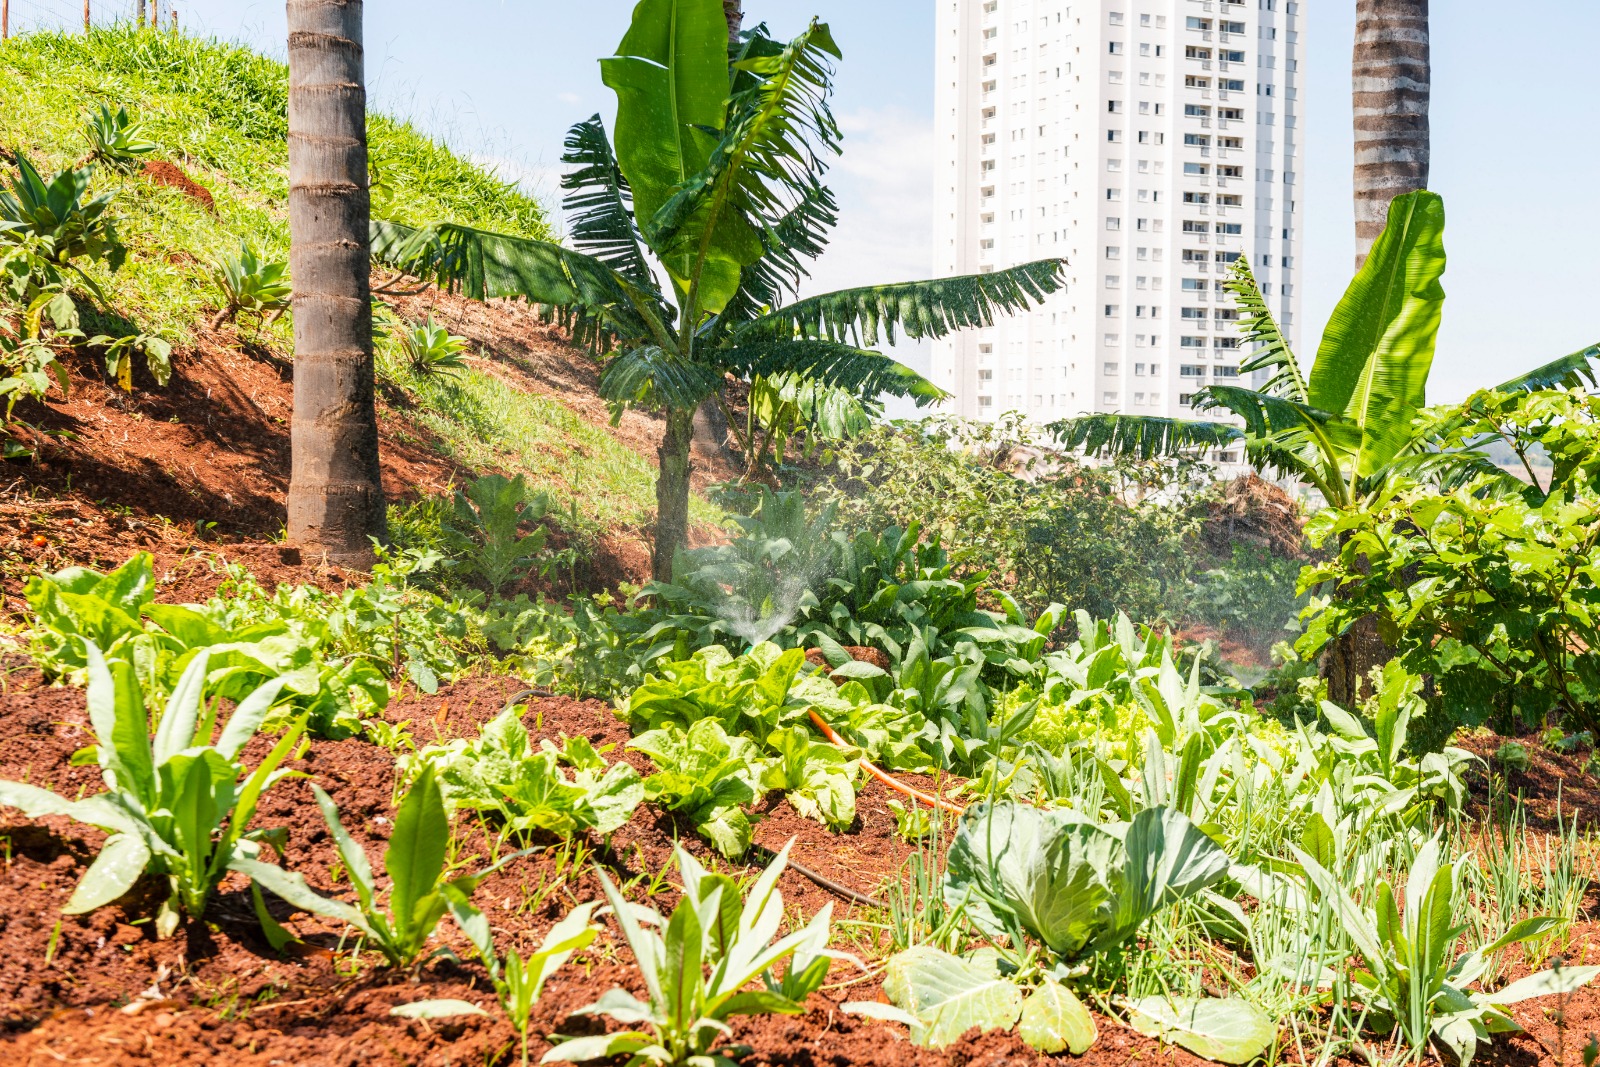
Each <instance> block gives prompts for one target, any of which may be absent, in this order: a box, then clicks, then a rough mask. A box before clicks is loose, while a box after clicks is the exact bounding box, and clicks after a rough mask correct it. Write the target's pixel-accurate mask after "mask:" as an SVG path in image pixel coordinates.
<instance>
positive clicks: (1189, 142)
mask: <svg viewBox="0 0 1600 1067" xmlns="http://www.w3.org/2000/svg"><path fill="white" fill-rule="evenodd" d="M1183 143H1184V145H1185V147H1188V148H1210V147H1211V137H1210V135H1209V134H1204V133H1186V134H1184V135H1183Z"/></svg>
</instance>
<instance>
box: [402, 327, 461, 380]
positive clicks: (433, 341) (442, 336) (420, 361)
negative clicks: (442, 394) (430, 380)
mask: <svg viewBox="0 0 1600 1067" xmlns="http://www.w3.org/2000/svg"><path fill="white" fill-rule="evenodd" d="M400 350H401V352H403V353H404V355H405V359H406V365H407V366H408V367H410V368H411V370H412V373H414V374H416V375H418V376H419V377H422V378H427V377H431V376H432V375H435V374H440V375H445V376H447V377H448V376H450V375H454V374H457V373H459V372H460V371H462V370H463V369H465V367H466V365H467V361H466V360H465V359H464V358H463V357H462V353H463V352H465V351H466V350H467V339H466V338H464V337H457V336H456V335H455V334H453V333H451V332H450V331H449V330H447V329H445V328H444V327H443V326H440V325H438V324H436V323H435V322H434V321H433V316H432V315H429V316H428V320H427V321H426V322H424V323H422V324H421V325H419V326H413V327H412V328H411V329H409V330H406V331H405V332H403V333H401V334H400Z"/></svg>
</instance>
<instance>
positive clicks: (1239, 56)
mask: <svg viewBox="0 0 1600 1067" xmlns="http://www.w3.org/2000/svg"><path fill="white" fill-rule="evenodd" d="M1217 58H1218V59H1220V60H1222V61H1223V62H1224V63H1243V62H1244V53H1243V52H1235V51H1232V50H1230V49H1227V48H1224V49H1223V50H1222V51H1220V52H1218V53H1217Z"/></svg>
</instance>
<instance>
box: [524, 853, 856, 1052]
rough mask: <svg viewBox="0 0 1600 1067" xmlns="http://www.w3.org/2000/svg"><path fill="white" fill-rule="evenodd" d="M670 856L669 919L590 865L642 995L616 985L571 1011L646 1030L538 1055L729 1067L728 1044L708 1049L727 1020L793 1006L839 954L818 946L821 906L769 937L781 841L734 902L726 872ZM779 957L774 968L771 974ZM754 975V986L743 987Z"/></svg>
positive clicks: (829, 912) (779, 897)
mask: <svg viewBox="0 0 1600 1067" xmlns="http://www.w3.org/2000/svg"><path fill="white" fill-rule="evenodd" d="M675 854H676V856H677V860H678V869H679V871H680V872H681V873H682V874H683V878H684V892H683V897H682V899H681V900H680V901H679V903H678V906H677V907H676V908H675V909H674V910H673V912H672V915H671V916H670V917H665V916H662V915H660V914H658V913H656V912H654V911H650V910H648V909H644V908H640V907H639V906H637V905H634V904H630V903H629V902H628V901H627V900H625V899H624V898H623V896H622V894H621V893H620V892H619V891H618V890H617V887H616V886H615V885H613V884H612V882H611V879H610V878H608V877H606V873H605V871H603V870H600V869H599V868H596V870H595V874H596V876H597V877H598V878H599V879H600V886H601V888H602V889H603V890H604V892H605V895H606V900H607V901H608V902H609V903H610V905H611V910H612V913H613V914H614V915H615V917H616V920H617V924H618V925H619V926H620V927H621V928H622V933H623V937H624V938H625V939H626V940H627V942H628V948H629V949H630V950H631V951H632V952H633V958H634V961H635V963H636V964H637V965H638V968H639V975H640V978H641V980H642V981H643V983H644V986H645V989H646V990H647V991H648V995H649V1000H648V1002H646V1001H641V1000H639V999H637V998H636V997H634V996H632V995H631V994H629V993H628V992H626V991H625V990H623V989H620V988H617V989H612V990H611V991H609V992H608V993H606V994H605V995H604V996H602V997H601V998H600V999H599V1000H597V1001H596V1002H595V1003H593V1004H591V1005H589V1006H588V1007H586V1008H583V1009H581V1013H582V1014H589V1015H607V1016H610V1017H611V1018H613V1019H616V1020H617V1021H618V1022H621V1023H623V1024H624V1025H632V1026H638V1025H639V1024H641V1023H642V1024H644V1025H645V1026H647V1027H648V1028H649V1030H648V1031H643V1030H626V1031H623V1032H621V1033H615V1034H600V1035H597V1036H594V1037H578V1038H571V1039H569V1040H567V1041H564V1042H562V1043H561V1044H559V1045H557V1046H556V1047H555V1048H553V1049H551V1050H550V1051H549V1052H548V1053H546V1054H545V1057H544V1062H546V1063H552V1062H566V1063H571V1062H578V1061H581V1060H590V1059H602V1058H606V1057H611V1056H623V1055H625V1056H628V1057H629V1061H628V1062H629V1063H630V1064H634V1065H636V1067H637V1065H640V1064H659V1065H661V1067H701V1065H705V1067H733V1064H734V1062H735V1061H734V1060H733V1059H731V1058H730V1056H729V1053H730V1052H731V1051H732V1050H731V1049H730V1050H725V1051H719V1050H717V1049H716V1045H717V1042H718V1040H719V1039H721V1038H723V1037H724V1036H725V1035H726V1033H727V1031H728V1027H727V1020H728V1019H730V1018H732V1017H733V1016H735V1015H759V1014H770V1013H778V1014H784V1015H800V1014H803V1013H804V1011H805V1000H806V998H807V997H809V996H810V995H811V994H812V993H814V992H816V991H817V990H818V989H820V988H821V987H822V984H823V982H824V981H826V980H827V975H828V968H829V965H830V964H831V962H832V961H833V960H835V959H848V958H849V957H845V956H842V955H841V954H840V953H837V952H835V951H833V950H832V949H829V948H828V939H829V931H830V925H831V922H832V917H833V906H832V905H831V904H826V905H824V906H823V908H822V910H821V911H819V912H818V913H817V914H816V916H815V917H814V918H813V919H812V920H811V921H810V922H809V923H808V924H806V926H805V927H803V928H802V929H800V930H796V931H793V932H792V933H789V934H787V935H786V936H784V937H781V938H778V939H777V940H776V941H774V940H773V938H774V936H775V935H776V934H777V933H778V930H779V927H780V925H781V924H782V922H783V894H782V893H781V892H780V891H779V889H778V876H779V875H780V874H782V873H783V870H784V868H785V866H787V864H788V859H789V845H785V846H784V847H783V850H782V851H780V852H779V853H778V855H777V856H776V857H775V858H774V859H773V861H772V863H771V864H769V865H768V866H767V869H766V870H764V871H762V872H761V875H760V877H758V878H757V879H756V881H755V884H754V885H752V886H751V887H750V891H749V893H748V894H746V896H745V898H744V901H743V902H742V904H741V902H740V900H739V894H738V891H737V889H736V888H735V887H734V886H733V885H732V883H731V880H729V879H727V878H725V877H722V876H717V875H708V874H707V873H706V872H705V871H704V870H703V869H702V868H701V867H700V866H699V864H698V863H696V862H695V860H694V858H693V857H691V856H690V855H689V854H688V853H687V852H685V851H684V850H683V849H681V848H680V849H677V850H675ZM785 961H787V967H786V968H785V969H784V972H783V973H782V974H781V975H777V974H774V973H773V972H774V971H775V969H776V968H777V967H778V966H779V965H780V964H783V963H785ZM708 969H709V971H710V973H709V975H708V974H707V970H708ZM757 979H760V980H761V981H762V985H763V988H760V989H755V990H750V989H746V988H745V987H746V986H748V985H750V984H751V983H752V982H754V981H756V980H757Z"/></svg>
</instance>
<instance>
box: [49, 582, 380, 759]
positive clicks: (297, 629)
mask: <svg viewBox="0 0 1600 1067" xmlns="http://www.w3.org/2000/svg"><path fill="white" fill-rule="evenodd" d="M373 585H374V586H377V585H378V580H377V579H375V581H374V583H373ZM371 589H372V587H369V590H371ZM379 592H381V590H380V591H375V592H356V591H352V592H349V593H347V594H346V595H345V598H343V599H341V598H329V599H331V600H332V601H333V603H334V604H344V603H346V602H355V601H362V602H366V601H367V600H368V599H369V598H370V597H376V596H378V595H379ZM25 595H26V598H27V601H28V606H29V608H30V609H31V610H32V611H33V615H34V622H33V625H32V626H31V628H30V629H29V639H30V644H31V650H32V652H33V655H34V658H35V661H36V662H37V663H38V664H39V666H40V668H41V669H42V670H44V671H45V673H47V674H51V675H56V676H68V677H73V676H75V675H76V674H77V672H79V671H81V670H82V669H83V667H84V666H85V659H84V655H83V652H82V647H83V646H82V639H83V638H85V637H87V638H89V639H91V640H93V641H94V642H95V643H96V644H97V645H99V646H101V647H103V648H104V649H105V654H106V656H107V658H110V659H117V658H122V659H127V660H129V661H130V662H131V663H132V664H133V665H134V666H135V668H136V669H137V671H138V676H139V679H140V682H141V684H142V685H144V686H145V688H146V689H148V690H149V691H150V692H152V693H162V692H168V691H171V689H172V687H173V686H174V685H175V684H176V681H177V679H178V678H179V677H180V676H181V675H182V674H183V672H184V671H185V670H186V669H187V667H188V665H189V663H190V662H191V661H192V660H193V658H194V657H195V656H197V655H198V654H199V653H200V652H201V651H202V650H204V651H206V652H207V654H208V656H209V661H210V668H209V673H208V677H207V685H208V687H209V688H210V689H211V690H212V691H213V692H214V693H215V694H216V695H217V696H221V697H224V698H227V699H230V700H240V699H242V698H243V697H244V696H245V694H247V693H248V692H249V691H250V690H251V689H253V688H254V687H255V686H256V685H259V684H260V683H261V682H262V681H263V680H265V679H268V678H282V679H283V686H284V691H285V694H286V696H287V701H286V703H287V704H288V705H289V706H291V707H292V708H294V709H297V710H300V711H304V712H305V714H306V715H307V717H308V725H307V728H308V729H309V730H310V731H312V732H313V733H315V734H317V735H320V736H327V737H347V736H349V735H351V734H353V733H355V732H357V731H359V730H360V728H361V720H362V719H364V718H368V717H370V716H371V715H372V714H374V713H375V712H376V711H378V710H381V709H382V708H383V707H384V706H385V705H386V704H387V703H388V701H389V687H388V683H387V682H386V681H385V679H384V676H383V673H382V671H381V670H380V669H379V668H378V667H377V666H376V665H375V663H374V662H373V658H369V656H367V655H352V654H345V655H338V654H336V653H337V652H338V650H337V649H336V648H334V647H333V646H334V645H335V643H336V640H337V636H338V635H337V633H336V631H335V628H334V627H333V626H331V625H330V622H331V621H333V620H330V619H329V618H327V617H318V615H317V613H316V612H314V611H309V610H305V604H304V602H302V603H301V604H300V608H301V610H295V606H294V604H293V602H292V597H291V598H290V602H289V603H288V604H286V608H287V610H284V611H280V612H274V613H271V614H270V615H268V614H265V613H262V614H257V615H256V616H255V618H249V617H241V616H242V615H244V604H243V602H242V601H241V600H240V599H239V598H235V597H221V598H216V599H213V600H212V601H211V602H210V603H208V604H205V605H200V606H192V605H176V604H157V603H154V602H153V598H154V595H155V576H154V571H153V564H152V560H151V557H150V555H149V554H148V553H138V554H136V555H134V556H133V557H132V558H130V559H129V560H128V562H127V563H125V564H123V565H122V566H121V567H119V568H117V569H116V570H114V571H112V572H110V573H108V574H101V573H100V572H98V571H94V570H90V569H88V568H82V567H69V568H67V569H65V570H62V571H59V572H56V573H54V574H40V575H35V576H33V577H32V578H30V579H29V580H28V584H27V586H26V587H25ZM362 651H365V650H362ZM380 662H381V661H380ZM280 718H281V716H280ZM277 722H278V719H274V720H270V721H269V723H268V725H274V724H275V723H277Z"/></svg>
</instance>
